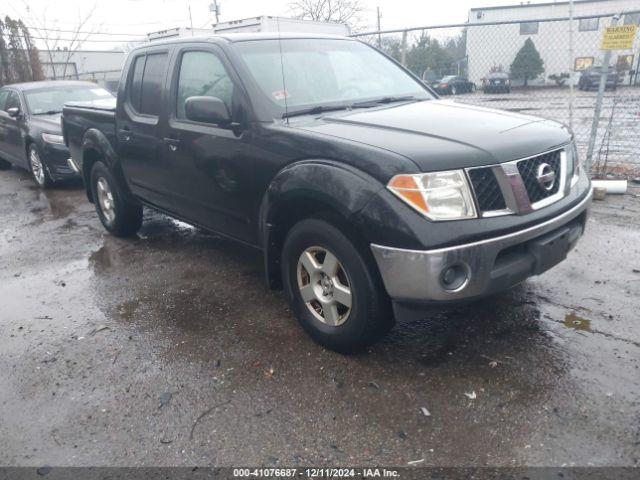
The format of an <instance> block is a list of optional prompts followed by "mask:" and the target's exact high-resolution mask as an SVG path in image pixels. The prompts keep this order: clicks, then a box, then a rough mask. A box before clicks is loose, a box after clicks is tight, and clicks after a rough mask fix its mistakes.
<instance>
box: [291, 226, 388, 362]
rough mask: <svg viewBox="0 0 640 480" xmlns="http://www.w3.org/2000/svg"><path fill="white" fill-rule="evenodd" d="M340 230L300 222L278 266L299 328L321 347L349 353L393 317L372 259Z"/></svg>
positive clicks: (361, 346)
mask: <svg viewBox="0 0 640 480" xmlns="http://www.w3.org/2000/svg"><path fill="white" fill-rule="evenodd" d="M343 231H345V230H344V229H338V228H336V227H335V226H334V225H333V224H332V223H329V222H328V221H326V220H321V219H316V218H311V219H306V220H302V221H301V222H299V223H297V224H296V225H295V226H294V227H293V228H292V229H291V230H290V231H289V234H288V235H287V238H286V240H285V242H284V246H283V250H282V265H281V266H282V278H283V283H284V287H285V292H286V294H287V297H288V299H289V302H290V303H291V307H292V310H293V312H294V314H295V316H296V318H297V319H298V321H299V322H300V324H301V326H302V328H304V329H305V331H306V332H307V333H308V334H309V335H310V336H311V337H312V338H313V339H314V340H315V341H316V342H318V343H320V344H321V345H323V346H325V347H327V348H329V349H331V350H335V351H337V352H341V353H350V352H354V351H360V350H362V349H364V348H365V347H367V346H368V345H371V344H372V343H374V342H375V341H377V340H378V339H379V338H381V337H382V336H383V335H384V334H386V333H387V332H388V331H389V330H390V329H391V327H393V324H394V318H393V314H392V310H391V302H390V300H389V298H388V296H387V294H386V291H385V290H384V287H383V285H382V282H381V280H380V278H379V276H378V272H377V270H376V269H375V264H374V261H373V259H372V258H371V257H370V256H368V255H367V252H364V255H363V254H362V253H360V250H359V249H358V248H357V247H356V244H355V243H354V242H353V241H352V240H351V239H350V238H349V237H347V236H346V235H345V234H344V233H342V232H343ZM361 248H366V245H363V246H361Z"/></svg>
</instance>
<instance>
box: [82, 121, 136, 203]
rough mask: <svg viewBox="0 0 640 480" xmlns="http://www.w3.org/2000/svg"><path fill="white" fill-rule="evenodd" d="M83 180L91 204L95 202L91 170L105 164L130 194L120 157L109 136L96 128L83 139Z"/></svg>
mask: <svg viewBox="0 0 640 480" xmlns="http://www.w3.org/2000/svg"><path fill="white" fill-rule="evenodd" d="M81 145H82V148H81V151H82V159H81V164H82V180H83V183H84V186H85V190H86V193H87V198H88V199H89V201H90V202H93V195H92V192H91V170H92V169H93V166H94V165H95V164H96V162H99V161H101V162H103V163H104V164H105V165H106V166H107V167H108V168H109V170H111V171H112V172H113V174H114V176H115V177H116V179H117V181H118V182H120V184H121V186H122V188H123V189H124V190H125V192H126V193H127V194H130V192H129V188H128V185H127V183H126V181H125V179H124V175H123V174H122V171H121V168H120V164H119V161H118V155H117V153H116V151H115V150H114V148H113V145H111V142H109V139H108V138H107V136H106V135H105V134H104V133H102V132H101V131H100V130H98V129H96V128H90V129H88V130H87V131H86V132H85V134H84V135H83V137H82V144H81Z"/></svg>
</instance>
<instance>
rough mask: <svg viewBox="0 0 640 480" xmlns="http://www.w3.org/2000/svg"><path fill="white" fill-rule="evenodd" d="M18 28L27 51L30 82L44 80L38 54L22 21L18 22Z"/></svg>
mask: <svg viewBox="0 0 640 480" xmlns="http://www.w3.org/2000/svg"><path fill="white" fill-rule="evenodd" d="M18 26H19V27H20V31H21V32H22V38H23V39H24V44H25V47H26V49H27V57H28V59H29V67H30V70H31V80H32V81H35V80H44V73H43V72H42V63H40V52H39V51H38V48H37V47H36V45H35V43H34V42H33V39H32V38H31V34H30V33H29V29H28V28H27V26H26V25H25V24H24V23H23V21H22V20H18Z"/></svg>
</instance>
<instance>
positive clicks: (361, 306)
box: [62, 33, 591, 352]
mask: <svg viewBox="0 0 640 480" xmlns="http://www.w3.org/2000/svg"><path fill="white" fill-rule="evenodd" d="M62 123H63V136H64V140H65V142H66V144H67V145H68V147H69V150H70V152H71V156H72V158H71V160H70V162H71V164H72V167H73V168H74V169H76V170H77V171H79V172H80V173H81V174H82V177H83V178H84V182H85V186H86V190H87V196H88V198H89V200H90V201H91V202H93V203H94V204H95V206H96V210H97V213H98V215H99V217H100V220H101V221H102V224H103V225H104V227H105V228H106V229H107V230H108V231H109V232H111V233H112V234H114V235H117V236H127V235H133V234H135V233H136V232H137V230H138V229H139V228H140V225H141V223H142V207H143V205H144V206H148V207H151V208H154V209H156V210H159V211H161V212H164V213H166V214H167V215H170V216H172V217H175V218H178V219H181V220H184V221H186V222H188V223H190V224H193V225H196V226H199V227H202V228H204V229H206V230H209V231H212V232H215V233H217V234H219V235H223V236H226V237H229V238H232V239H234V240H237V241H239V242H242V243H244V244H246V245H249V246H251V247H254V248H257V249H260V250H261V251H262V252H263V254H264V266H265V272H266V278H267V281H268V283H269V285H270V286H271V287H273V288H284V290H285V292H286V295H287V297H288V299H289V301H290V302H291V306H292V309H293V312H294V313H295V316H296V317H297V319H298V320H299V322H300V324H301V325H302V327H303V328H304V329H305V330H306V331H307V332H308V333H309V334H310V335H311V336H312V337H313V338H314V339H315V340H316V341H318V342H319V343H321V344H323V345H325V346H327V347H328V348H331V349H334V350H337V351H341V352H347V351H352V350H359V349H362V348H363V347H364V346H366V345H369V344H371V343H372V342H374V341H375V340H377V339H378V338H380V337H381V336H382V335H383V334H384V333H386V332H387V331H388V330H389V329H390V328H391V326H392V325H393V323H394V318H397V317H400V316H408V315H415V313H416V312H420V311H421V309H423V310H424V306H425V305H427V304H433V303H438V302H441V303H447V302H459V301H464V300H469V299H476V298H480V297H483V296H486V295H488V294H491V293H494V292H497V291H501V290H505V289H508V288H509V287H511V286H513V285H515V284H517V283H519V282H522V281H523V280H524V279H526V278H527V277H529V276H532V275H538V274H540V273H542V272H544V271H546V270H547V269H549V268H551V267H553V266H554V265H556V264H557V263H559V262H561V261H562V260H563V259H564V258H565V257H566V255H567V252H568V251H569V250H571V249H572V247H573V246H574V245H575V244H576V242H577V241H578V238H579V237H580V236H581V235H582V233H583V231H584V227H585V222H586V216H587V210H588V207H589V204H590V201H591V185H590V181H589V178H588V177H587V175H586V173H585V172H584V171H583V170H582V169H581V168H580V163H579V161H578V157H577V153H576V148H575V145H574V141H573V137H572V134H571V132H570V131H569V130H568V129H567V128H566V127H565V126H563V125H561V124H559V123H556V122H553V121H549V120H544V119H540V118H536V117H530V116H525V115H520V114H516V113H512V112H505V111H499V110H491V109H487V108H480V107H474V106H468V105H460V104H457V103H453V102H451V101H444V100H440V99H439V98H438V96H437V95H436V94H435V93H433V91H431V90H430V89H429V88H428V87H427V86H425V85H424V84H423V83H422V82H421V81H420V80H419V79H418V78H417V77H415V76H414V75H413V74H412V73H410V72H409V71H408V70H406V69H404V68H403V67H402V66H400V65H399V64H398V63H396V62H395V61H394V60H392V59H391V58H389V57H387V56H386V55H384V54H383V53H381V52H379V51H377V50H376V49H375V48H373V47H371V46H369V45H366V44H364V43H362V42H360V41H357V40H354V39H350V38H344V37H329V36H318V35H306V34H297V35H296V34H291V35H276V34H267V33H263V34H235V35H224V36H212V37H208V38H194V37H189V38H182V39H175V40H170V41H166V42H152V43H149V44H146V45H144V46H141V47H139V48H137V49H135V50H133V51H132V52H131V54H130V55H129V57H128V59H127V62H126V64H125V67H124V70H123V74H122V80H121V82H120V86H119V91H118V96H117V102H116V104H115V105H114V107H113V108H108V107H101V106H96V105H85V106H83V105H82V104H79V103H76V104H67V105H66V106H65V108H64V112H63V120H62Z"/></svg>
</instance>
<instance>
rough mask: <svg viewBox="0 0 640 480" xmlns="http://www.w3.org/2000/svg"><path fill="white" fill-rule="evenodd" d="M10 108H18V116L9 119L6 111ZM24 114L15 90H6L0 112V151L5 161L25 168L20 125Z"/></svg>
mask: <svg viewBox="0 0 640 480" xmlns="http://www.w3.org/2000/svg"><path fill="white" fill-rule="evenodd" d="M10 108H19V109H20V116H18V117H10V116H9V114H8V113H7V111H8V110H9V109H10ZM24 115H25V112H24V110H23V108H22V105H21V103H20V96H19V95H18V92H16V91H15V90H8V93H7V95H6V97H5V101H4V107H3V108H2V111H0V150H1V152H2V153H1V154H2V156H4V157H5V158H6V159H7V160H9V161H11V162H13V163H15V164H17V165H21V166H23V167H26V166H27V161H26V152H25V151H24V150H23V143H22V123H23V122H24Z"/></svg>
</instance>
